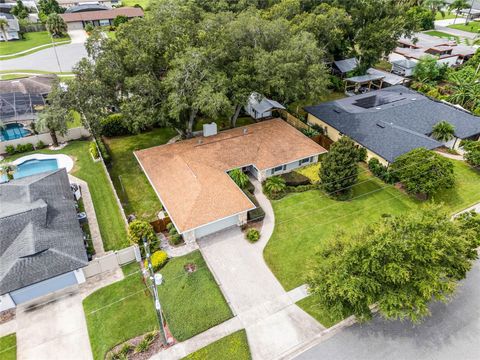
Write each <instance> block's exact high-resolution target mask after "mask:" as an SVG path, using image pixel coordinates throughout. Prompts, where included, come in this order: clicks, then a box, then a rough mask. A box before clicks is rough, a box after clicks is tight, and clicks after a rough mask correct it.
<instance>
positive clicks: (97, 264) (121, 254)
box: [82, 245, 140, 278]
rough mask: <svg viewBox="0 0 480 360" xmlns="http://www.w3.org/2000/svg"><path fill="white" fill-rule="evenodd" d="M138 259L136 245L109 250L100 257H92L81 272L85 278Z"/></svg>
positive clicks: (138, 252)
mask: <svg viewBox="0 0 480 360" xmlns="http://www.w3.org/2000/svg"><path fill="white" fill-rule="evenodd" d="M139 260H140V251H139V250H138V247H137V246H134V245H132V246H130V247H128V248H125V249H122V250H118V251H114V252H111V253H109V254H106V255H104V256H102V257H99V258H96V259H93V260H92V261H90V263H89V264H88V265H87V266H86V267H84V268H83V269H82V270H83V274H84V275H85V277H86V278H89V277H92V276H95V275H98V274H101V273H103V272H105V271H109V270H115V269H116V268H118V266H121V265H124V264H128V263H130V262H132V261H139Z"/></svg>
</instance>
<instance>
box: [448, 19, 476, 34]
mask: <svg viewBox="0 0 480 360" xmlns="http://www.w3.org/2000/svg"><path fill="white" fill-rule="evenodd" d="M448 27H449V28H452V29H457V30H463V31H468V32H472V33H476V34H478V33H480V21H470V22H469V23H468V24H467V25H465V23H463V24H455V25H449V26H448Z"/></svg>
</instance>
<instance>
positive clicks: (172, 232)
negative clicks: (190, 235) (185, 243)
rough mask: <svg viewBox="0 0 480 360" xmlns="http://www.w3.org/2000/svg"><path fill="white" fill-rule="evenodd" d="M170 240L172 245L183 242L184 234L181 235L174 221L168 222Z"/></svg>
mask: <svg viewBox="0 0 480 360" xmlns="http://www.w3.org/2000/svg"><path fill="white" fill-rule="evenodd" d="M167 230H168V241H170V244H172V245H178V244H180V243H181V242H182V240H183V239H182V235H180V234H179V233H178V231H177V229H176V228H175V226H174V225H173V224H172V223H169V224H167Z"/></svg>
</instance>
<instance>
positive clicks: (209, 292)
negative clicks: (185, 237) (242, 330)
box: [158, 251, 233, 341]
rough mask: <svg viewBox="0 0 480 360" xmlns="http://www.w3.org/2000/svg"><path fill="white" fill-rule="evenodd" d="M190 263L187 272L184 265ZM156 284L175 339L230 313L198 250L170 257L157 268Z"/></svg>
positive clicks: (179, 338) (200, 328)
mask: <svg viewBox="0 0 480 360" xmlns="http://www.w3.org/2000/svg"><path fill="white" fill-rule="evenodd" d="M190 263H193V264H195V266H196V269H197V270H196V271H195V272H193V273H191V274H188V273H187V272H186V271H185V269H184V266H185V265H186V264H190ZM160 273H161V274H162V275H163V279H164V283H163V284H162V285H160V286H159V287H158V292H159V297H160V301H161V303H162V306H163V310H164V313H165V318H166V320H167V323H168V326H169V328H170V331H171V332H172V334H173V336H174V337H175V339H177V340H178V341H184V340H187V339H189V338H191V337H192V336H194V335H197V334H199V333H201V332H203V331H205V330H208V329H210V328H211V327H213V326H215V325H218V324H220V323H222V322H224V321H226V320H228V319H230V318H231V317H232V316H233V315H232V312H231V310H230V308H229V306H228V304H227V302H226V301H225V298H224V297H223V295H222V292H221V291H220V289H219V287H218V286H217V283H216V282H215V279H214V278H213V275H212V274H211V273H210V270H209V269H208V267H207V265H206V264H205V260H204V259H203V257H202V254H201V253H200V251H195V252H193V253H190V254H188V255H185V256H182V257H178V258H173V259H171V260H170V261H169V262H168V263H167V265H166V266H165V267H164V268H163V269H162V270H160Z"/></svg>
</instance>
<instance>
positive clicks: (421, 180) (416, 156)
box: [391, 148, 455, 197]
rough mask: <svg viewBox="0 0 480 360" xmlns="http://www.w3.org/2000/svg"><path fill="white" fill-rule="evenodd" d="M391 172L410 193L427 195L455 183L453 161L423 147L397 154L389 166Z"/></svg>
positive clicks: (450, 186)
mask: <svg viewBox="0 0 480 360" xmlns="http://www.w3.org/2000/svg"><path fill="white" fill-rule="evenodd" d="M391 170H392V172H394V173H395V175H396V176H397V177H398V179H399V180H400V181H401V183H402V184H403V186H404V187H405V190H406V191H407V192H408V193H411V194H422V195H425V196H427V197H429V196H431V195H433V194H435V193H436V192H438V191H440V190H443V189H449V188H452V187H453V186H454V185H455V174H454V170H453V163H452V162H451V161H450V160H449V159H447V158H445V157H443V156H441V155H439V154H437V153H435V152H433V151H431V150H427V149H425V148H419V149H415V150H412V151H409V152H408V153H406V154H403V155H402V156H399V157H398V158H397V159H396V160H395V161H394V162H393V164H392V166H391Z"/></svg>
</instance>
